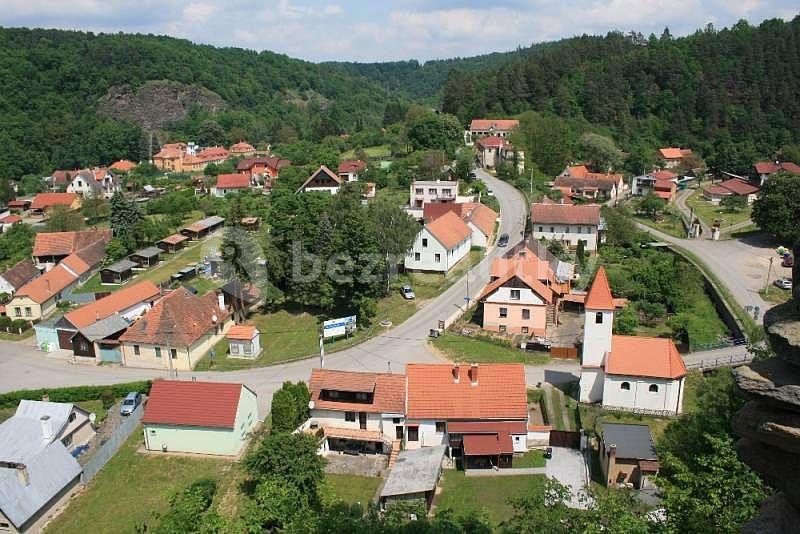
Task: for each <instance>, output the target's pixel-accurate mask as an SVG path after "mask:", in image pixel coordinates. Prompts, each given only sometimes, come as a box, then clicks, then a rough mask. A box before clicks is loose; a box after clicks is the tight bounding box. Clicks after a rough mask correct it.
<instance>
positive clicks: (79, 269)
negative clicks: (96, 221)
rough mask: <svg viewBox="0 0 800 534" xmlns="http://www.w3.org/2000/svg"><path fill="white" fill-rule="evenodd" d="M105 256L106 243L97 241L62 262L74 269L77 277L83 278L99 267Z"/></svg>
mask: <svg viewBox="0 0 800 534" xmlns="http://www.w3.org/2000/svg"><path fill="white" fill-rule="evenodd" d="M105 256H106V243H105V242H104V241H95V242H94V243H92V244H91V245H89V246H86V247H83V248H82V249H80V250H78V251H77V252H73V253H72V254H70V255H69V256H67V257H66V258H64V259H63V260H61V263H63V264H64V265H65V266H67V267H69V268H70V269H72V271H73V272H74V273H75V274H76V275H78V276H81V275H83V274H85V273H87V272H89V271H90V270H91V269H93V268H95V267H97V266H98V265H99V264H100V262H101V261H103V258H105Z"/></svg>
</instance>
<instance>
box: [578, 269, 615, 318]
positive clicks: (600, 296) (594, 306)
mask: <svg viewBox="0 0 800 534" xmlns="http://www.w3.org/2000/svg"><path fill="white" fill-rule="evenodd" d="M585 307H586V309H587V310H613V309H614V297H612V296H611V286H609V285H608V278H607V277H606V268H605V267H603V266H602V265H601V266H600V268H599V269H597V274H596V275H595V276H594V281H593V282H592V287H591V289H589V293H588V294H587V295H586V302H585Z"/></svg>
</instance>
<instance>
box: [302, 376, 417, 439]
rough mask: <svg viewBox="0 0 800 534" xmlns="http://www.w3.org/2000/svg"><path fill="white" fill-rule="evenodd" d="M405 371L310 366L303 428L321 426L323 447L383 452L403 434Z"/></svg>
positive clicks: (318, 428) (313, 429)
mask: <svg viewBox="0 0 800 534" xmlns="http://www.w3.org/2000/svg"><path fill="white" fill-rule="evenodd" d="M405 388H406V376H405V375H402V374H391V373H364V372H352V371H335V370H329V369H313V370H312V371H311V380H310V381H309V390H310V392H311V404H309V406H311V411H310V416H309V419H308V421H306V423H305V424H304V425H303V427H302V429H303V430H310V431H313V432H316V431H319V430H321V431H322V435H323V441H322V444H321V446H320V448H321V451H322V452H323V453H330V452H343V451H358V452H366V453H388V452H389V451H391V450H392V448H393V445H392V444H393V443H396V445H395V446H394V447H396V448H397V449H398V450H399V448H400V447H399V441H400V440H402V439H403V435H404V420H405V416H404V413H405V400H406V396H405Z"/></svg>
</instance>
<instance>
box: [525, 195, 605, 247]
mask: <svg viewBox="0 0 800 534" xmlns="http://www.w3.org/2000/svg"><path fill="white" fill-rule="evenodd" d="M531 228H532V235H533V238H534V239H535V240H539V239H542V238H544V239H547V240H548V241H561V242H562V243H563V244H564V245H566V246H568V247H570V248H576V247H577V246H578V241H584V242H585V243H584V247H585V250H587V251H595V250H597V243H598V241H599V240H600V237H599V231H600V206H598V205H577V204H576V205H572V204H552V203H536V204H531Z"/></svg>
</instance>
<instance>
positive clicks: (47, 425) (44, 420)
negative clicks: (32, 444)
mask: <svg viewBox="0 0 800 534" xmlns="http://www.w3.org/2000/svg"><path fill="white" fill-rule="evenodd" d="M39 422H40V423H41V425H42V441H44V442H47V443H49V442H50V440H51V439H53V424H52V423H51V422H50V416H49V415H43V416H41V417H40V418H39Z"/></svg>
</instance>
